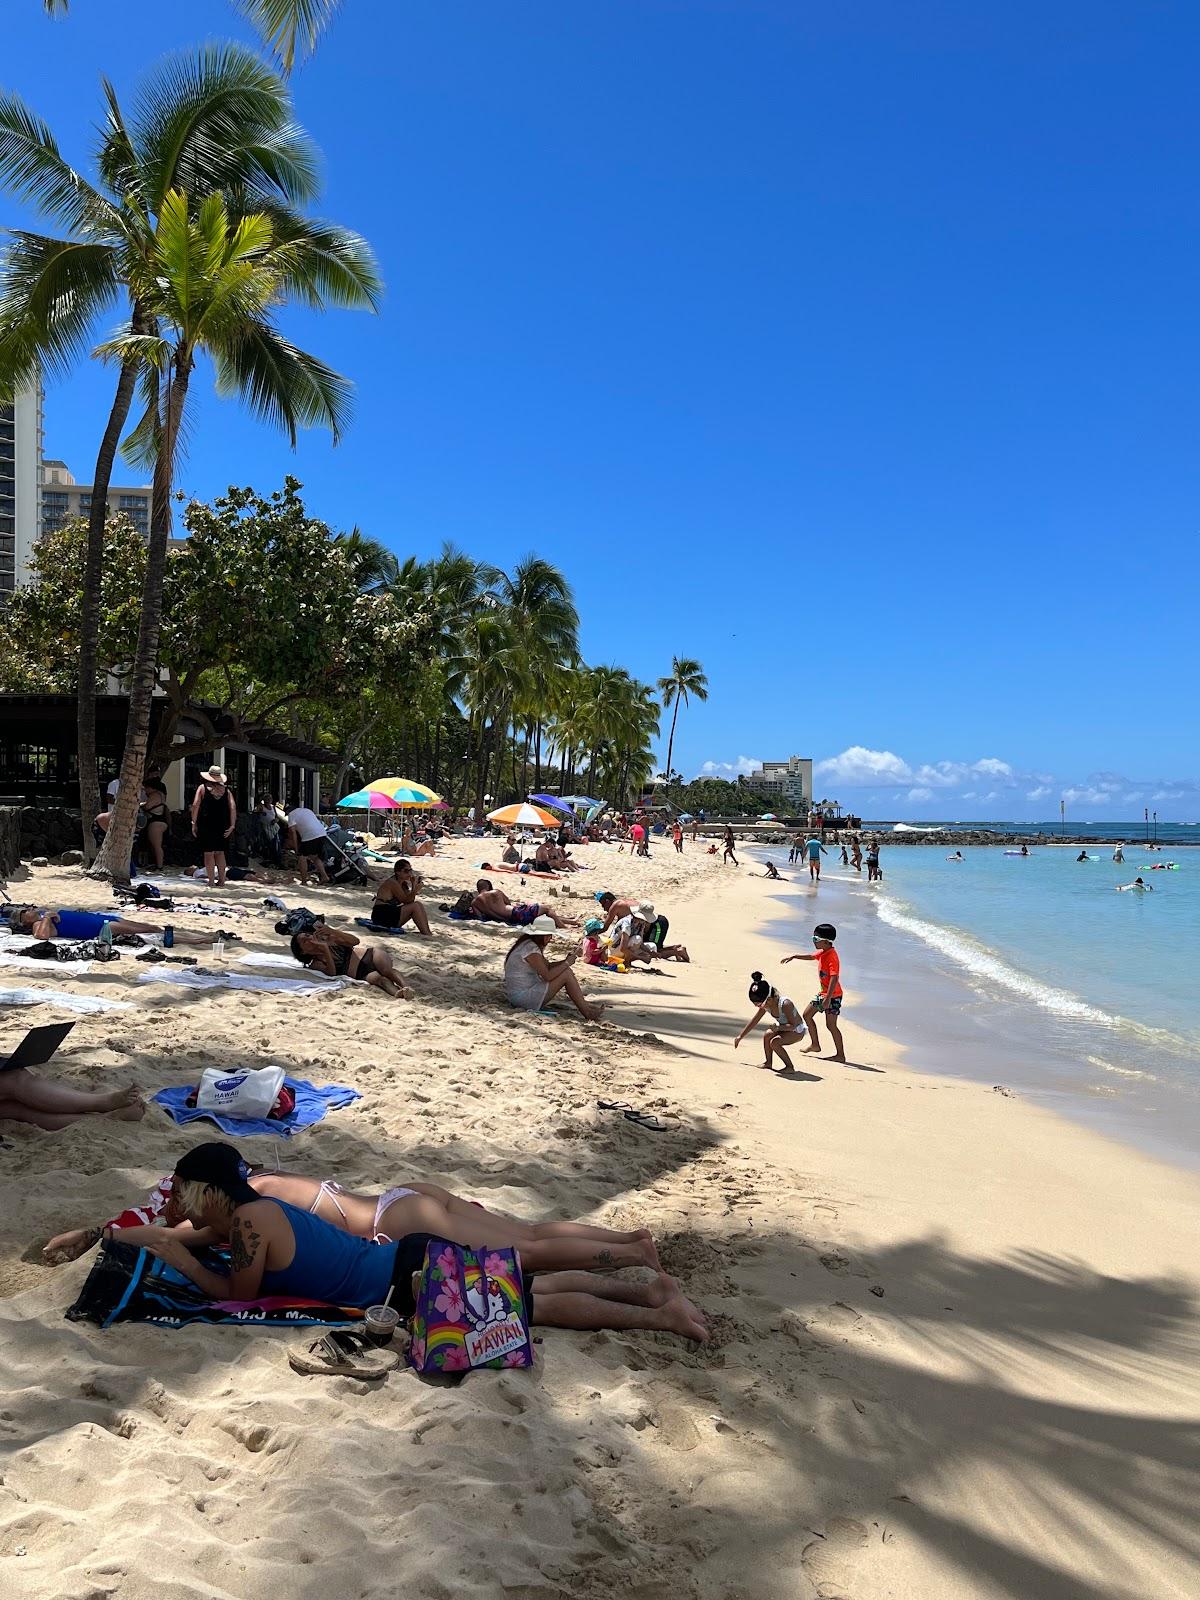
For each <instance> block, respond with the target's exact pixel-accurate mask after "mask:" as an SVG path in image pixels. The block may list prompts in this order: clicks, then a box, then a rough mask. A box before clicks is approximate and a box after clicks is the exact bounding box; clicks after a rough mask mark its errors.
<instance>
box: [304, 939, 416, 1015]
mask: <svg viewBox="0 0 1200 1600" xmlns="http://www.w3.org/2000/svg"><path fill="white" fill-rule="evenodd" d="M292 954H293V955H294V956H295V958H296V960H297V961H298V962H299V963H300V964H301V966H304V967H309V968H311V969H313V970H314V971H316V972H324V973H326V974H327V976H329V977H331V978H354V979H356V980H357V981H358V982H359V983H369V984H371V986H372V987H373V988H376V989H382V990H383V992H384V994H387V995H391V997H392V999H393V1000H407V999H408V991H407V989H405V987H404V980H403V978H401V976H400V974H399V973H398V972H397V971H396V969H395V967H394V966H393V965H392V958H391V956H390V955H389V954H388V953H387V951H386V950H384V949H383V948H382V946H379V945H371V944H359V942H358V940H357V939H356V938H355V937H354V935H353V934H352V933H345V932H343V930H342V929H341V928H329V927H326V926H325V924H324V923H318V925H317V926H316V927H315V928H314V929H313V930H312V932H311V933H297V934H296V935H295V936H294V937H293V939H292Z"/></svg>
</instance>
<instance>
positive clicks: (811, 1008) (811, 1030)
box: [804, 1000, 821, 1056]
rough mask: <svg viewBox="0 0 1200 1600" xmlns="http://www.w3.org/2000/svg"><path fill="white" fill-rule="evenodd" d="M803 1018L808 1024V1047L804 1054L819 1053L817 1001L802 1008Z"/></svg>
mask: <svg viewBox="0 0 1200 1600" xmlns="http://www.w3.org/2000/svg"><path fill="white" fill-rule="evenodd" d="M804 1020H805V1022H807V1024H808V1049H807V1051H806V1052H805V1054H806V1055H810V1056H815V1055H819V1054H820V1051H821V1036H820V1034H819V1033H818V1032H817V1003H816V1001H815V1000H814V1001H813V1002H812V1003H811V1004H810V1005H807V1006H805V1008H804Z"/></svg>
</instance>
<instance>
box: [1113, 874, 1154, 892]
mask: <svg viewBox="0 0 1200 1600" xmlns="http://www.w3.org/2000/svg"><path fill="white" fill-rule="evenodd" d="M1128 889H1136V890H1137V891H1138V893H1139V894H1153V893H1154V885H1153V884H1152V883H1143V882H1142V880H1141V879H1140V878H1135V879H1134V880H1133V882H1132V883H1119V884H1118V885H1117V893H1118V894H1124V893H1125V891H1126V890H1128Z"/></svg>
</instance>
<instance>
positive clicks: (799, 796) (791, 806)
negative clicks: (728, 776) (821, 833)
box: [738, 756, 813, 815]
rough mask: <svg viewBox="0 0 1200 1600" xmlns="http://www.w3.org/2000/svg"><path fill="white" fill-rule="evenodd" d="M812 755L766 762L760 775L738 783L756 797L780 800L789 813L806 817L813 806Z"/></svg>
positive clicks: (755, 773)
mask: <svg viewBox="0 0 1200 1600" xmlns="http://www.w3.org/2000/svg"><path fill="white" fill-rule="evenodd" d="M812 772H813V764H812V757H811V756H789V757H788V758H787V760H786V761H764V762H763V764H762V766H761V767H760V768H759V769H758V771H757V772H748V773H747V774H746V775H745V777H743V778H739V780H738V782H739V783H741V784H743V785H744V786H745V787H746V788H747V789H753V790H754V792H755V794H765V795H769V796H771V798H772V799H774V798H775V797H778V799H779V801H780V803H781V805H783V806H784V807H785V808H786V810H788V811H789V812H791V813H793V814H796V815H806V814H807V812H808V808H809V806H810V805H811V803H812Z"/></svg>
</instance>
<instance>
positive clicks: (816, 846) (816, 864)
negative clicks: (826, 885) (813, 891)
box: [804, 833, 826, 883]
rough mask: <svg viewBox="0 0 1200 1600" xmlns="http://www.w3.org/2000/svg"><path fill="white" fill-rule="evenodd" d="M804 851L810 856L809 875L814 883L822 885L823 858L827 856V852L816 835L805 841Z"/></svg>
mask: <svg viewBox="0 0 1200 1600" xmlns="http://www.w3.org/2000/svg"><path fill="white" fill-rule="evenodd" d="M804 851H805V854H806V855H807V856H808V875H809V877H810V878H811V879H812V881H813V882H814V883H820V881H821V857H822V856H823V855H825V854H826V850H825V846H824V845H823V844H822V843H821V841H820V839H819V838H818V837H817V835H816V834H815V833H814V834H812V835H811V836H810V837H809V838H807V839H806V840H805V841H804Z"/></svg>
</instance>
